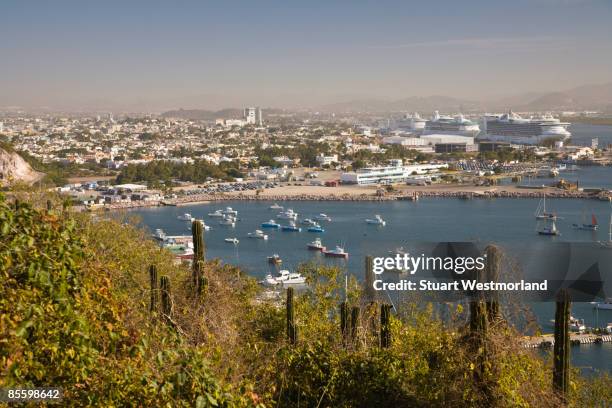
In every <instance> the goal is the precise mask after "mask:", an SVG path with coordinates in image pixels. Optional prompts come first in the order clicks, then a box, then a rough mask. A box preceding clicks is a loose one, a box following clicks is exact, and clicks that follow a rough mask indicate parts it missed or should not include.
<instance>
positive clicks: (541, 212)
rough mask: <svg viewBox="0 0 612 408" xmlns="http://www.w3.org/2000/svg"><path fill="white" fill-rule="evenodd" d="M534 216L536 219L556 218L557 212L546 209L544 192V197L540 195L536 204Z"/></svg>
mask: <svg viewBox="0 0 612 408" xmlns="http://www.w3.org/2000/svg"><path fill="white" fill-rule="evenodd" d="M535 217H536V218H537V219H538V220H556V219H557V214H555V213H551V212H547V211H546V194H544V197H542V199H541V200H540V203H539V204H538V208H537V209H536V212H535Z"/></svg>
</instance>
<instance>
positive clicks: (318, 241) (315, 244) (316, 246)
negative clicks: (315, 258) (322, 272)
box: [306, 238, 325, 251]
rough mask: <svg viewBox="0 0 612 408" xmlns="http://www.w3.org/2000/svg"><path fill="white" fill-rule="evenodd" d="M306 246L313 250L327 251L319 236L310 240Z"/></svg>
mask: <svg viewBox="0 0 612 408" xmlns="http://www.w3.org/2000/svg"><path fill="white" fill-rule="evenodd" d="M306 248H308V249H309V250H311V251H325V247H324V246H323V243H322V242H321V238H317V239H315V240H314V241H312V242H309V243H308V244H307V245H306Z"/></svg>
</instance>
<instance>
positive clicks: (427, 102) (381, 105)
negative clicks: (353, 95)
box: [321, 95, 482, 113]
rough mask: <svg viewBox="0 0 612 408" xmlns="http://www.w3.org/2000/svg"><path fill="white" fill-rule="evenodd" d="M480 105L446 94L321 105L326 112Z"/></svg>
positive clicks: (461, 108)
mask: <svg viewBox="0 0 612 408" xmlns="http://www.w3.org/2000/svg"><path fill="white" fill-rule="evenodd" d="M481 107H482V104H481V103H479V102H474V101H470V100H465V99H458V98H451V97H448V96H440V95H433V96H425V97H422V96H412V97H408V98H404V99H399V100H392V101H385V100H377V99H362V100H353V101H349V102H341V103H335V104H331V105H325V106H323V107H321V110H323V111H328V112H337V113H340V112H355V113H357V112H410V111H421V112H423V111H425V112H429V111H434V110H440V111H453V112H458V111H463V112H468V111H472V110H477V109H480V108H481Z"/></svg>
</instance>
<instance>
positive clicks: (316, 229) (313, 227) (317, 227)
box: [307, 224, 325, 232]
mask: <svg viewBox="0 0 612 408" xmlns="http://www.w3.org/2000/svg"><path fill="white" fill-rule="evenodd" d="M307 231H308V232H325V229H324V228H323V227H321V226H320V225H319V224H314V225H311V226H310V227H308V230H307Z"/></svg>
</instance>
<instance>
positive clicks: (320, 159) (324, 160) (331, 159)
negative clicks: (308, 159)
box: [317, 153, 338, 166]
mask: <svg viewBox="0 0 612 408" xmlns="http://www.w3.org/2000/svg"><path fill="white" fill-rule="evenodd" d="M317 163H319V166H325V165H330V164H332V163H338V155H337V154H332V155H329V156H326V155H324V154H323V153H321V154H319V155H317Z"/></svg>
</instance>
